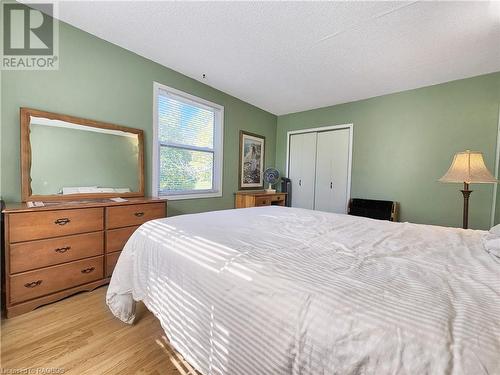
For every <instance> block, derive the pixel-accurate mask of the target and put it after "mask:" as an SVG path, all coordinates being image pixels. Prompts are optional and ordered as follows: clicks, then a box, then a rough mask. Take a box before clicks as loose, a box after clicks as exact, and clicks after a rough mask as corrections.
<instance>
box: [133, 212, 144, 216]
mask: <svg viewBox="0 0 500 375" xmlns="http://www.w3.org/2000/svg"><path fill="white" fill-rule="evenodd" d="M134 215H135V216H137V217H141V216H144V212H136V213H135V214H134Z"/></svg>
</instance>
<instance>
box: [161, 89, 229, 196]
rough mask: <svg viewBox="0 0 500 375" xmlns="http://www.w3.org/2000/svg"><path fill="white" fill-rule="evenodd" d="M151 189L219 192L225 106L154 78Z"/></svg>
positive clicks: (178, 193) (163, 193)
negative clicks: (158, 81)
mask: <svg viewBox="0 0 500 375" xmlns="http://www.w3.org/2000/svg"><path fill="white" fill-rule="evenodd" d="M153 116H154V135H153V138H154V149H153V194H154V193H156V194H155V195H156V196H163V197H168V198H169V199H188V198H207V197H220V196H222V134H223V119H224V107H222V106H220V105H218V104H215V103H211V102H209V101H207V100H204V99H201V98H197V97H195V96H193V95H189V94H186V93H184V92H182V91H179V90H176V89H173V88H170V87H167V86H164V85H161V84H159V83H156V82H155V83H154V114H153Z"/></svg>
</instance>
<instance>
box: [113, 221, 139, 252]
mask: <svg viewBox="0 0 500 375" xmlns="http://www.w3.org/2000/svg"><path fill="white" fill-rule="evenodd" d="M137 228H139V227H125V228H120V229H111V230H107V231H106V252H107V253H112V252H113V251H121V250H123V247H124V246H125V244H126V243H127V241H128V239H129V238H130V236H131V235H132V233H134V232H135V230H136V229H137Z"/></svg>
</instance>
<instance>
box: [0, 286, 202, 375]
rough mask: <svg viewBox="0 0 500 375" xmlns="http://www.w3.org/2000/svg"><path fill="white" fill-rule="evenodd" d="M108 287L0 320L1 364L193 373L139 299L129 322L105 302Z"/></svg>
mask: <svg viewBox="0 0 500 375" xmlns="http://www.w3.org/2000/svg"><path fill="white" fill-rule="evenodd" d="M106 289H107V287H106V286H104V287H101V288H98V289H96V290H94V291H92V292H86V293H81V294H79V295H76V296H73V297H70V298H67V299H65V300H63V301H60V302H56V303H53V304H50V305H47V306H43V307H40V308H38V309H36V310H34V311H31V312H29V313H27V314H24V315H20V316H18V317H14V318H11V319H3V320H2V323H1V334H0V335H1V350H0V352H1V357H0V367H1V368H2V371H4V372H5V371H6V369H37V368H44V369H47V368H52V369H64V374H70V375H73V374H74V375H96V374H102V375H115V374H148V375H150V374H157V375H160V374H161V375H198V373H197V372H196V371H195V370H194V369H193V368H192V367H191V366H190V365H189V364H188V363H187V362H186V361H184V359H183V358H182V356H181V355H180V354H179V353H177V352H176V351H175V350H174V349H173V348H172V347H171V346H170V344H169V342H168V340H167V338H166V336H165V333H164V332H163V329H162V328H161V326H160V324H159V322H158V320H157V319H156V318H155V317H154V316H153V314H151V313H150V312H149V311H148V310H147V309H146V308H145V307H144V306H143V305H139V306H138V309H137V311H138V313H137V315H138V319H137V322H136V323H135V324H134V325H128V324H124V323H122V322H120V321H119V320H118V319H116V318H115V317H114V316H113V315H112V314H111V313H110V312H109V310H108V308H107V307H106V305H105V302H104V300H105V295H106Z"/></svg>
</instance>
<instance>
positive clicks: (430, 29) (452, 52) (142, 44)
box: [59, 1, 500, 115]
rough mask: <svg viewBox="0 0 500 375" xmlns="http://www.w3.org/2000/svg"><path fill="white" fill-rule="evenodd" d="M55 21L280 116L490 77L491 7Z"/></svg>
mask: <svg viewBox="0 0 500 375" xmlns="http://www.w3.org/2000/svg"><path fill="white" fill-rule="evenodd" d="M59 17H60V19H62V20H63V21H66V22H68V23H70V24H72V25H74V26H76V27H78V28H80V29H83V30H85V31H87V32H89V33H91V34H94V35H96V36H98V37H100V38H102V39H105V40H108V41H110V42H112V43H115V44H117V45H119V46H121V47H123V48H126V49H128V50H130V51H133V52H135V53H137V54H139V55H141V56H144V57H146V58H148V59H151V60H153V61H156V62H158V63H160V64H162V65H164V66H167V67H169V68H172V69H174V70H176V71H178V72H181V73H183V74H185V75H187V76H189V77H192V78H194V79H197V80H199V81H202V82H204V83H206V84H208V85H210V86H212V87H215V88H217V89H219V90H222V91H224V92H226V93H229V94H231V95H233V96H236V97H238V98H240V99H242V100H245V101H247V102H249V103H252V104H254V105H256V106H258V107H260V108H263V109H265V110H267V111H269V112H272V113H275V114H278V115H280V114H285V113H290V112H297V111H302V110H306V109H312V108H318V107H323V106H328V105H333V104H337V103H344V102H349V101H353V100H359V99H363V98H368V97H373V96H378V95H383V94H387V93H392V92H397V91H402V90H407V89H412V88H417V87H422V86H428V85H432V84H436V83H441V82H446V81H451V80H455V79H460V78H464V77H470V76H475V75H479V74H483V73H489V72H493V71H499V70H500V2H491V3H489V2H139V1H135V2H134V1H128V2H123V1H118V2H114V1H113V2H102V1H99V2H88V1H83V2H82V1H79V2H61V3H60V4H59ZM203 73H205V74H206V76H207V77H206V79H203V78H202V74H203Z"/></svg>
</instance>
